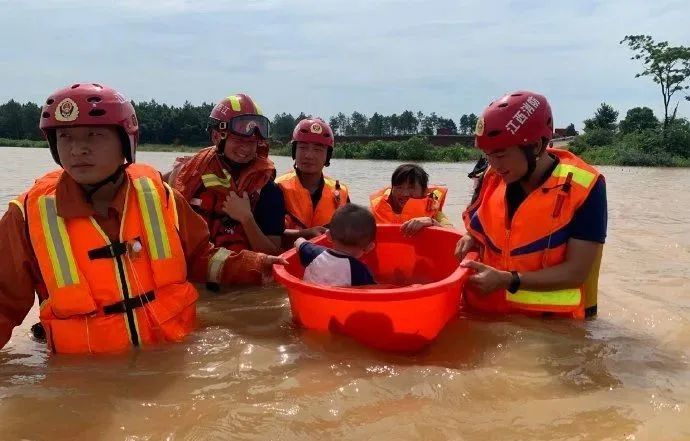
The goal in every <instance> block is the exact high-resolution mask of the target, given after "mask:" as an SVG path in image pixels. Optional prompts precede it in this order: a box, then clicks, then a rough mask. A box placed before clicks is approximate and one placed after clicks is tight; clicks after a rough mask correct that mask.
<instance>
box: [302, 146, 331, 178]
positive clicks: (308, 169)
mask: <svg viewBox="0 0 690 441" xmlns="http://www.w3.org/2000/svg"><path fill="white" fill-rule="evenodd" d="M327 155H328V146H325V145H323V144H317V143H315V142H298V143H297V149H296V150H295V163H296V164H297V168H298V169H299V170H300V171H302V172H304V173H311V174H316V173H321V171H322V170H323V168H324V166H325V165H326V158H327V157H328V156H327Z"/></svg>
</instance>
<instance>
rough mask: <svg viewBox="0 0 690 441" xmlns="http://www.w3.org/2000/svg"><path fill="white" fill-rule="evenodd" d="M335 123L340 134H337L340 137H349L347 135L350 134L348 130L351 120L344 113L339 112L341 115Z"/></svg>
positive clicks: (337, 116) (338, 115)
mask: <svg viewBox="0 0 690 441" xmlns="http://www.w3.org/2000/svg"><path fill="white" fill-rule="evenodd" d="M335 122H336V124H334V126H335V127H337V128H338V133H337V134H338V135H341V136H342V135H347V134H348V133H347V128H348V126H349V125H350V120H349V118H348V117H347V116H346V115H345V114H344V113H343V112H339V113H338V114H337V115H336V116H335Z"/></svg>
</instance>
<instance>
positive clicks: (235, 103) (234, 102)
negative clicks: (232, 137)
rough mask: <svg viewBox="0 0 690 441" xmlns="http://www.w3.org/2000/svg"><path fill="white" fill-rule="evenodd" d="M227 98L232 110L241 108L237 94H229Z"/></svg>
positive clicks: (237, 110) (236, 110)
mask: <svg viewBox="0 0 690 441" xmlns="http://www.w3.org/2000/svg"><path fill="white" fill-rule="evenodd" d="M228 99H229V100H230V107H232V110H234V111H235V112H239V111H240V110H242V104H240V97H238V96H237V95H230V96H229V97H228Z"/></svg>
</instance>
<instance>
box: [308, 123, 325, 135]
mask: <svg viewBox="0 0 690 441" xmlns="http://www.w3.org/2000/svg"><path fill="white" fill-rule="evenodd" d="M310 129H311V133H316V134H317V135H320V134H321V133H322V132H323V127H321V124H319V123H314V124H312V125H311V128H310Z"/></svg>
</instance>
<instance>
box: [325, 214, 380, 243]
mask: <svg viewBox="0 0 690 441" xmlns="http://www.w3.org/2000/svg"><path fill="white" fill-rule="evenodd" d="M328 231H329V232H330V233H331V237H332V238H333V240H335V241H338V242H340V243H342V244H343V245H347V246H361V247H362V248H364V247H366V246H367V245H369V244H370V243H372V242H373V241H374V239H376V220H375V219H374V216H373V215H372V214H371V212H370V211H369V210H367V209H366V208H364V207H362V206H361V205H356V204H346V205H343V206H342V207H340V208H338V209H337V210H336V211H335V213H334V214H333V217H332V218H331V222H330V224H329V225H328Z"/></svg>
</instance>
